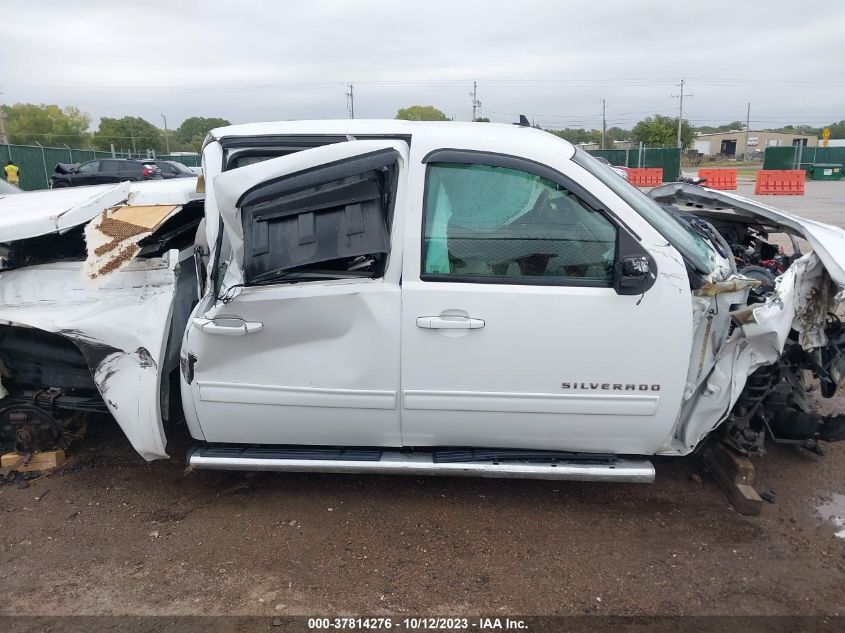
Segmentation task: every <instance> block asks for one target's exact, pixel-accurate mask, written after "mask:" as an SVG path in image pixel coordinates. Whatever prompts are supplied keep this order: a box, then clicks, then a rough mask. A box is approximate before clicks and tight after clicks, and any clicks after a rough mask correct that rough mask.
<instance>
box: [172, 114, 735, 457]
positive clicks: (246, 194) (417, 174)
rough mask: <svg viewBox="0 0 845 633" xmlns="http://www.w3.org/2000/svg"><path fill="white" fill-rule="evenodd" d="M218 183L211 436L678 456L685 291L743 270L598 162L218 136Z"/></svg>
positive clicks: (517, 130)
mask: <svg viewBox="0 0 845 633" xmlns="http://www.w3.org/2000/svg"><path fill="white" fill-rule="evenodd" d="M326 127H328V128H329V130H328V131H327V130H326V129H325V128H326ZM321 129H322V134H320V133H317V132H318V131H319V130H321ZM327 132H328V133H327ZM332 132H334V134H332ZM203 172H204V174H205V178H206V185H207V190H206V218H207V224H206V226H207V229H208V243H209V244H213V245H215V248H214V249H213V252H212V254H211V260H210V271H211V272H210V275H209V287H208V289H207V292H206V294H205V296H204V297H203V299H202V300H201V301H200V302H199V303H198V305H197V306H196V308H195V309H194V312H193V313H192V315H191V322H190V325H189V327H188V328H186V333H185V338H184V340H183V348H182V367H183V371H182V377H181V378H182V383H181V384H182V398H183V404H184V409H185V412H186V418H187V420H188V424H189V426H190V428H191V433H192V435H193V436H194V437H195V438H196V439H198V440H201V441H203V442H205V443H206V444H207V445H208V446H210V447H219V448H222V447H226V448H229V449H231V448H232V447H243V446H256V445H257V446H260V447H264V448H269V447H279V446H285V447H290V446H296V447H313V448H314V449H315V451H316V453H319V450H318V448H317V447H338V446H340V447H368V448H379V449H383V448H389V449H407V448H414V449H416V450H423V449H443V448H458V447H459V448H461V449H467V448H469V449H502V450H521V451H545V452H547V453H548V452H563V453H586V454H594V455H613V456H616V455H651V454H655V453H661V452H671V451H673V450H676V449H675V448H674V447H673V441H674V439H675V438H674V435H673V430H674V427H675V425H676V422H677V420H678V413H679V411H680V409H681V406H682V403H683V400H684V394H685V391H686V390H687V387H688V386H687V375H686V371H685V370H686V368H687V366H688V365H689V362H690V358H691V355H692V345H693V322H692V320H691V319H690V312H691V304H692V296H691V292H692V290H691V283H690V274H693V275H695V276H696V278H697V279H698V278H700V279H706V280H707V281H711V282H715V281H720V280H723V279H725V278H727V276H728V275H729V274H730V266H729V262H728V261H726V259H725V258H724V257H723V256H720V255H719V253H718V252H717V251H716V249H714V248H713V247H712V245H711V244H710V242H708V241H707V240H706V239H704V238H703V237H701V236H700V235H698V234H696V233H694V232H693V231H692V230H690V229H688V228H686V227H684V226H683V225H682V224H681V223H679V222H677V221H676V220H675V219H674V218H672V217H671V215H670V214H669V213H668V212H667V211H665V210H664V209H663V208H661V207H660V206H659V205H657V204H656V203H654V202H653V201H651V200H650V199H649V198H647V197H646V196H645V195H644V194H642V193H641V192H639V191H637V190H636V189H634V188H632V187H630V186H628V185H627V183H624V181H622V180H621V179H619V178H618V177H617V176H616V175H615V174H614V173H613V172H612V171H610V170H608V169H607V168H606V167H605V166H604V165H601V164H600V163H598V162H597V161H595V159H593V158H592V157H590V156H589V155H587V154H585V153H582V152H581V151H580V150H575V149H574V148H573V147H572V146H571V145H570V144H568V143H566V142H562V141H560V139H557V138H555V137H553V136H551V135H549V134H546V133H543V132H541V131H539V130H534V129H531V128H524V127H519V126H482V125H477V124H448V125H442V124H430V123H420V124H410V123H404V122H366V121H364V122H340V123H334V124H333V125H332V123H329V124H326V123H325V122H323V123H320V124H315V123H311V124H309V123H300V122H293V123H283V124H269V125H249V126H236V127H233V128H226V129H224V130H219V131H215V132H213V133H212V135H211V137H210V139H209V140H208V142H207V143H206V145H205V149H204V165H203ZM614 179H615V180H616V181H619V184H621V185H622V186H623V187H624V188H621V189H614V187H615V185H616V183H614ZM620 191H622V192H623V195H622V196H620V194H619V192H620ZM656 350H659V362H655V361H656ZM679 368H683V369H684V371H679ZM207 452H208V451H206V453H207ZM212 453H213V451H212ZM214 454H216V453H214ZM233 454H234V453H233ZM202 455H203V453H197V454H195V455H194V457H193V461H192V463H194V464H195V465H202V464H203V460H202Z"/></svg>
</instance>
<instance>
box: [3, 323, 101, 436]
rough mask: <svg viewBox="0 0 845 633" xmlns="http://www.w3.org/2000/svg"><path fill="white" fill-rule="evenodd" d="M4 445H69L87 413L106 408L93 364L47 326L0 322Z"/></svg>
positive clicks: (83, 429) (76, 348)
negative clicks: (89, 363)
mask: <svg viewBox="0 0 845 633" xmlns="http://www.w3.org/2000/svg"><path fill="white" fill-rule="evenodd" d="M0 362H1V363H2V364H0V375H2V384H3V387H4V388H5V389H6V391H7V392H8V394H9V395H8V396H6V397H5V398H3V399H2V400H0V446H2V447H3V448H5V449H12V448H13V449H14V450H16V451H19V452H20V451H33V450H49V449H52V448H67V447H68V445H69V444H70V443H71V442H72V441H73V440H75V439H78V438H79V437H81V436H82V434H83V433H84V432H85V426H86V419H87V415H88V413H92V412H106V411H107V410H108V409H107V408H106V405H105V403H104V402H103V399H102V397H101V396H100V393H99V391H98V390H97V387H96V385H95V384H94V379H93V377H92V376H91V372H90V370H89V368H88V364H87V363H86V361H85V358H84V357H83V355H82V352H81V351H80V350H79V348H78V347H76V345H74V344H73V343H72V342H71V341H70V340H68V339H66V338H64V337H62V336H59V335H57V334H51V333H49V332H44V331H42V330H36V329H32V328H21V327H12V326H2V327H0Z"/></svg>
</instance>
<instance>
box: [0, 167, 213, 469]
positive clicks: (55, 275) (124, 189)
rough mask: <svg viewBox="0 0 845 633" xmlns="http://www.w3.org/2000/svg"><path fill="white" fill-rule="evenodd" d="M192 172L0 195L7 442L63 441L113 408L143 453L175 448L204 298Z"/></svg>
mask: <svg viewBox="0 0 845 633" xmlns="http://www.w3.org/2000/svg"><path fill="white" fill-rule="evenodd" d="M180 180H181V179H180ZM184 180H188V179H184ZM184 180H183V181H182V182H181V183H179V182H176V184H173V183H174V182H175V181H165V182H164V183H159V182H156V183H150V184H147V183H121V184H119V185H115V186H106V187H86V188H70V189H66V190H61V191H52V192H35V193H31V194H24V195H21V196H14V197H10V198H11V199H5V200H3V201H2V208H0V215H2V216H3V220H0V241H2V244H0V255H2V260H1V261H2V268H0V382H2V391H0V446H2V447H3V448H4V449H14V450H16V451H18V452H31V451H37V450H46V449H52V448H65V447H66V446H67V445H68V444H69V443H70V442H71V441H72V440H73V439H75V438H77V437H79V436H80V435H81V434H82V433H83V432H84V430H85V428H86V425H87V424H89V423H91V422H92V421H94V420H96V419H97V418H98V417H108V416H111V417H113V418H114V419H115V420H116V421H117V423H118V424H119V425H120V427H121V428H122V430H123V431H124V433H125V434H126V435H127V437H128V439H129V440H130V442H131V444H132V445H133V447H134V448H135V449H136V450H137V451H138V452H139V453H140V454H141V455H142V456H143V457H145V458H146V459H156V458H160V457H166V456H167V454H166V452H165V436H164V431H163V418H165V417H166V414H167V411H168V409H169V406H168V404H169V402H168V401H169V393H170V391H169V385H170V375H171V373H172V372H173V371H175V369H176V368H177V367H178V346H179V342H180V341H181V335H182V329H183V328H184V324H185V322H186V320H187V315H188V314H189V313H190V310H191V308H192V306H193V304H194V302H195V301H196V285H197V277H196V273H195V266H194V262H193V244H194V238H195V234H196V230H197V226H198V224H199V222H200V220H201V218H202V200H201V199H200V198H199V197H198V196H197V195H196V193H195V186H196V185H195V181H189V182H188V183H185V182H184ZM6 207H10V208H6ZM177 392H178V390H177Z"/></svg>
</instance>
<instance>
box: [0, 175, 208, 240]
mask: <svg viewBox="0 0 845 633" xmlns="http://www.w3.org/2000/svg"><path fill="white" fill-rule="evenodd" d="M196 183H197V181H196V180H195V179H193V178H172V179H170V180H151V181H143V182H121V183H118V184H116V185H96V186H92V187H65V188H62V189H47V190H44V191H29V192H25V193H24V194H22V195H16V196H5V197H0V242H2V243H9V242H14V241H16V240H22V239H27V238H30V237H35V236H38V235H45V234H48V233H65V232H66V231H68V230H69V229H72V228H74V227H76V226H79V225H81V224H85V223H86V222H89V221H90V220H92V219H93V218H95V217H96V216H97V215H99V214H100V213H102V212H103V211H105V210H106V209H109V208H112V207H116V206H118V205H132V206H142V205H158V204H175V205H184V204H186V203H188V202H190V201H192V200H200V199H202V194H200V193H197V191H196Z"/></svg>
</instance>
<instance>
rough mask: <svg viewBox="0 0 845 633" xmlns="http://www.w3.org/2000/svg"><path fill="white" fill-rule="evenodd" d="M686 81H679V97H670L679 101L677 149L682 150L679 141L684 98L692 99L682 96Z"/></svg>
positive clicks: (681, 144)
mask: <svg viewBox="0 0 845 633" xmlns="http://www.w3.org/2000/svg"><path fill="white" fill-rule="evenodd" d="M685 83H686V81H685V80H684V79H681V83H679V84H678V87H679V88H680V89H681V94H680V95H672V97H673V98H674V97H677V98H679V99H680V108H679V109H678V148H679V149H682V148H683V143H682V141H681V126H682V125H683V123H684V97H687V98H688V99H689V98H692V96H693V95H685V94H684V84H685Z"/></svg>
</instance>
